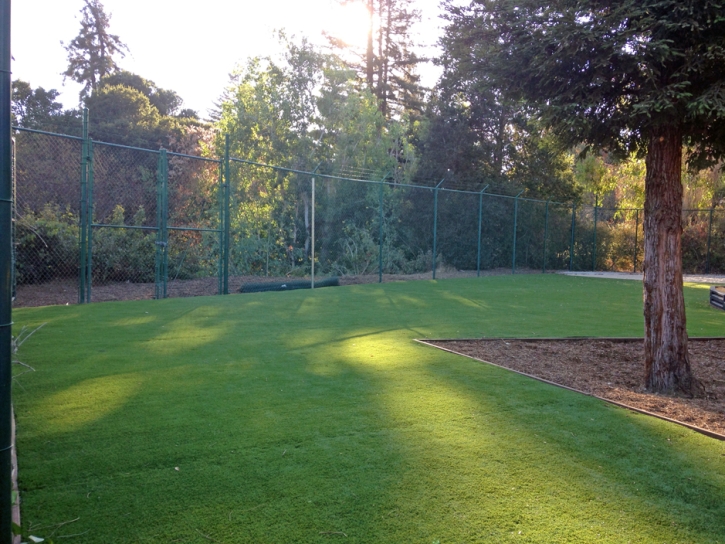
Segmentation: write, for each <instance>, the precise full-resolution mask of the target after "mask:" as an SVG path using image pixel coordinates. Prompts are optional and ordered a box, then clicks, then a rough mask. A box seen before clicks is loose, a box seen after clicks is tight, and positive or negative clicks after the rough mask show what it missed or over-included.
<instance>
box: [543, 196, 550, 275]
mask: <svg viewBox="0 0 725 544" xmlns="http://www.w3.org/2000/svg"><path fill="white" fill-rule="evenodd" d="M549 202H550V201H549V200H547V201H546V211H545V212H544V257H543V261H544V264H543V265H542V268H541V273H542V274H546V239H547V237H548V236H549Z"/></svg>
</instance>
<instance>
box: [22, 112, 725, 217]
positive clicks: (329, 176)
mask: <svg viewBox="0 0 725 544" xmlns="http://www.w3.org/2000/svg"><path fill="white" fill-rule="evenodd" d="M12 129H13V130H15V131H18V132H30V133H34V134H42V135H45V136H55V137H57V138H65V139H68V140H77V141H81V142H82V141H83V138H82V137H80V136H71V135H68V134H59V133H56V132H47V131H44V130H36V129H32V128H25V127H18V126H14V127H12ZM93 143H94V144H96V145H102V146H107V147H115V148H119V149H129V150H132V151H144V152H147V153H154V154H157V155H158V154H159V153H160V151H161V150H159V149H156V150H154V149H146V148H143V147H134V146H128V145H122V144H114V143H110V142H103V141H95V140H93ZM166 153H167V155H170V156H174V157H182V158H187V159H195V160H201V161H205V162H211V163H216V164H221V163H222V162H223V161H224V159H221V158H219V159H213V158H211V157H199V156H197V155H187V154H185V153H176V152H173V151H168V150H167V152H166ZM229 160H230V161H231V162H236V163H241V164H249V165H251V166H259V167H262V168H269V169H272V170H276V171H279V172H288V173H290V174H299V175H303V176H310V177H311V176H315V177H319V178H324V179H331V180H339V181H352V182H357V183H373V184H376V185H379V184H383V185H389V186H391V187H410V188H413V189H427V190H429V191H433V190H436V189H437V190H439V191H445V192H448V193H458V194H469V195H482V196H485V197H492V198H508V199H510V200H516V199H517V200H520V201H524V202H534V203H539V204H546V203H547V202H548V203H549V205H554V206H566V207H572V206H575V207H578V206H577V205H576V203H573V202H556V201H554V200H548V201H547V200H541V199H538V198H527V197H521V196H513V195H502V194H499V193H488V192H481V191H472V190H464V189H447V188H446V187H445V186H442V187H429V186H427V185H418V184H414V183H395V182H392V181H387V174H386V176H385V177H384V178H383V179H379V180H374V179H360V178H350V177H344V176H336V175H333V174H322V173H319V172H308V171H306V170H297V169H294V168H287V167H284V166H273V165H269V164H265V163H262V162H256V161H250V160H247V159H240V158H237V157H229ZM581 207H582V208H584V207H590V208H592V209H594V208H596V209H599V210H602V211H614V212H633V211H643V208H604V207H601V206H587V205H583V206H581ZM712 210H715V211H717V207H714V208H695V209H683V210H682V212H683V213H693V212H700V213H703V212H709V211H712Z"/></svg>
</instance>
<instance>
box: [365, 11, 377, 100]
mask: <svg viewBox="0 0 725 544" xmlns="http://www.w3.org/2000/svg"><path fill="white" fill-rule="evenodd" d="M368 11H369V12H370V22H369V26H368V47H367V50H366V51H365V79H366V80H367V84H368V89H370V92H374V87H373V68H374V65H373V15H374V13H375V6H374V4H373V0H368Z"/></svg>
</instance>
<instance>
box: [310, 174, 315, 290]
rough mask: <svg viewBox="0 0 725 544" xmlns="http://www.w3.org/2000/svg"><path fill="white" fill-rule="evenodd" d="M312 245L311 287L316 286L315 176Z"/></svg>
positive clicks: (313, 185) (313, 183)
mask: <svg viewBox="0 0 725 544" xmlns="http://www.w3.org/2000/svg"><path fill="white" fill-rule="evenodd" d="M311 235H312V246H311V248H310V260H311V265H312V283H311V284H310V287H312V289H314V288H315V178H312V232H311Z"/></svg>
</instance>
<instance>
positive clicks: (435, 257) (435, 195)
mask: <svg viewBox="0 0 725 544" xmlns="http://www.w3.org/2000/svg"><path fill="white" fill-rule="evenodd" d="M444 181H445V178H444V179H442V180H441V181H440V182H439V183H438V185H436V186H435V189H433V279H436V268H437V264H438V263H437V262H436V261H437V260H438V189H440V186H441V185H443V182H444Z"/></svg>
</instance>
